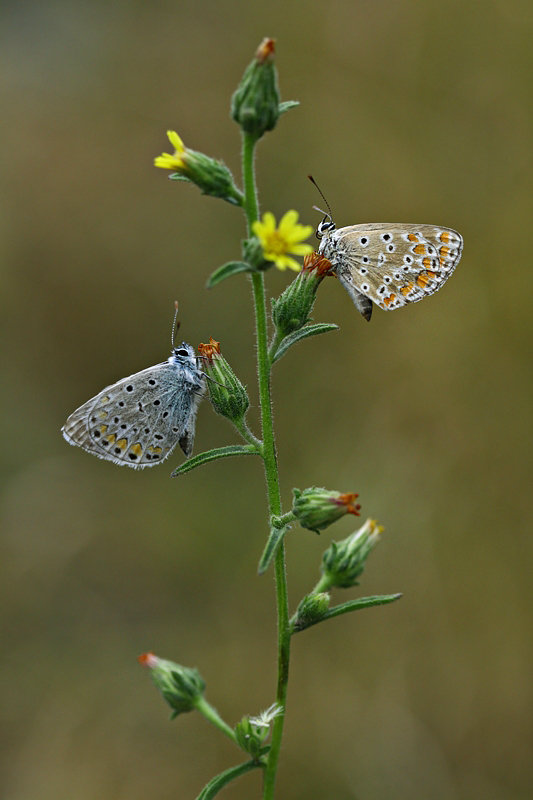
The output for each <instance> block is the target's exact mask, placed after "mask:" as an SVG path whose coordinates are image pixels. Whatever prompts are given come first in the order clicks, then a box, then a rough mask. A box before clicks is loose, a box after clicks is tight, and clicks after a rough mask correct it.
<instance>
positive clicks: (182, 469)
mask: <svg viewBox="0 0 533 800" xmlns="http://www.w3.org/2000/svg"><path fill="white" fill-rule="evenodd" d="M258 455H260V453H259V451H258V449H257V448H256V447H255V445H253V444H245V445H242V444H230V445H228V446H227V447H215V449H214V450H206V451H205V452H204V453H198V455H197V456H193V457H192V458H189V460H188V461H185V462H184V463H183V464H181V465H180V466H179V467H178V468H177V469H175V470H174V472H172V473H171V475H170V477H171V478H175V477H176V475H184V474H185V473H186V472H190V471H191V469H195V468H196V467H201V466H202V464H207V463H208V462H209V461H216V460H217V458H228V457H229V456H258Z"/></svg>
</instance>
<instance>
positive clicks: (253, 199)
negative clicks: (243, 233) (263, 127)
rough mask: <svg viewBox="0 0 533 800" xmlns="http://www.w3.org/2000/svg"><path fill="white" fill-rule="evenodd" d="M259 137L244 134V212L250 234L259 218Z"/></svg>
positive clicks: (249, 234)
mask: <svg viewBox="0 0 533 800" xmlns="http://www.w3.org/2000/svg"><path fill="white" fill-rule="evenodd" d="M256 144H257V138H256V137H255V136H253V135H252V134H251V133H245V132H243V134H242V179H243V183H244V203H243V208H244V213H245V214H246V220H247V222H248V236H251V233H252V222H255V221H256V219H259V203H258V200H257V189H256V187H255V170H254V153H255V146H256Z"/></svg>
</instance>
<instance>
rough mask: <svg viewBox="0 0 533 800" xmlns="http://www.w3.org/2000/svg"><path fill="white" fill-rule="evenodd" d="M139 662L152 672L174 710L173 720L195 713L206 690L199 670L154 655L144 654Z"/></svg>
mask: <svg viewBox="0 0 533 800" xmlns="http://www.w3.org/2000/svg"><path fill="white" fill-rule="evenodd" d="M138 660H139V663H140V664H142V665H143V667H147V668H148V669H149V670H150V672H151V674H152V680H153V681H154V683H155V685H156V686H157V688H158V689H159V691H160V692H161V694H162V695H163V697H164V698H165V700H166V701H167V703H168V704H169V706H170V707H171V708H172V709H173V713H172V719H174V717H177V716H178V714H184V713H185V712H187V711H194V709H195V708H196V705H195V704H196V701H197V700H198V699H199V698H201V697H202V696H203V693H204V689H205V682H204V680H203V678H202V676H201V675H200V673H199V672H198V670H197V669H192V668H190V667H182V666H181V665H180V664H175V663H174V662H173V661H166V660H165V659H164V658H158V657H157V656H155V655H154V654H153V653H143V655H142V656H139V658H138Z"/></svg>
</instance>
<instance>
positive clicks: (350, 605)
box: [294, 592, 402, 633]
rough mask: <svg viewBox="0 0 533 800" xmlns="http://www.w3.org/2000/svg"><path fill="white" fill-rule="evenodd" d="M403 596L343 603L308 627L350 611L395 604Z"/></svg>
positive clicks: (380, 597) (381, 596)
mask: <svg viewBox="0 0 533 800" xmlns="http://www.w3.org/2000/svg"><path fill="white" fill-rule="evenodd" d="M401 596H402V595H401V592H399V593H398V594H377V595H373V596H372V597H359V598H358V599H357V600H348V602H347V603H341V604H340V605H338V606H333V608H330V609H328V610H327V611H326V612H325V613H324V616H323V617H321V618H320V619H318V620H316V622H311V623H310V624H309V625H307V626H306V627H307V628H310V627H311V625H316V623H317V622H323V621H324V620H325V619H331V618H332V617H339V616H340V615H341V614H348V613H349V612H350V611H359V609H360V608H370V606H383V605H386V604H387V603H393V602H394V601H395V600H399V599H400V597H401ZM300 630H304V628H295V630H294V632H295V633H298V632H299V631H300Z"/></svg>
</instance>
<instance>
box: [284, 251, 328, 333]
mask: <svg viewBox="0 0 533 800" xmlns="http://www.w3.org/2000/svg"><path fill="white" fill-rule="evenodd" d="M332 269H333V265H332V264H331V262H330V261H328V260H327V258H324V257H323V256H321V255H319V254H318V253H310V254H309V255H307V256H306V257H305V259H304V266H303V269H302V271H301V272H299V273H298V275H297V276H296V278H295V279H294V280H293V282H292V283H290V284H289V285H288V286H287V288H286V289H285V291H284V292H283V293H282V294H281V295H280V296H279V297H278V299H277V300H273V301H272V319H273V321H274V324H275V326H276V329H277V331H278V333H279V334H280V335H281V336H288V335H289V334H290V333H294V331H298V330H300V328H303V327H304V325H306V324H307V322H309V314H310V313H311V310H312V308H313V305H314V302H315V297H316V293H317V289H318V287H319V286H320V284H321V282H322V281H323V280H324V278H325V277H326V275H328V274H329V273H331V270H332Z"/></svg>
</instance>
